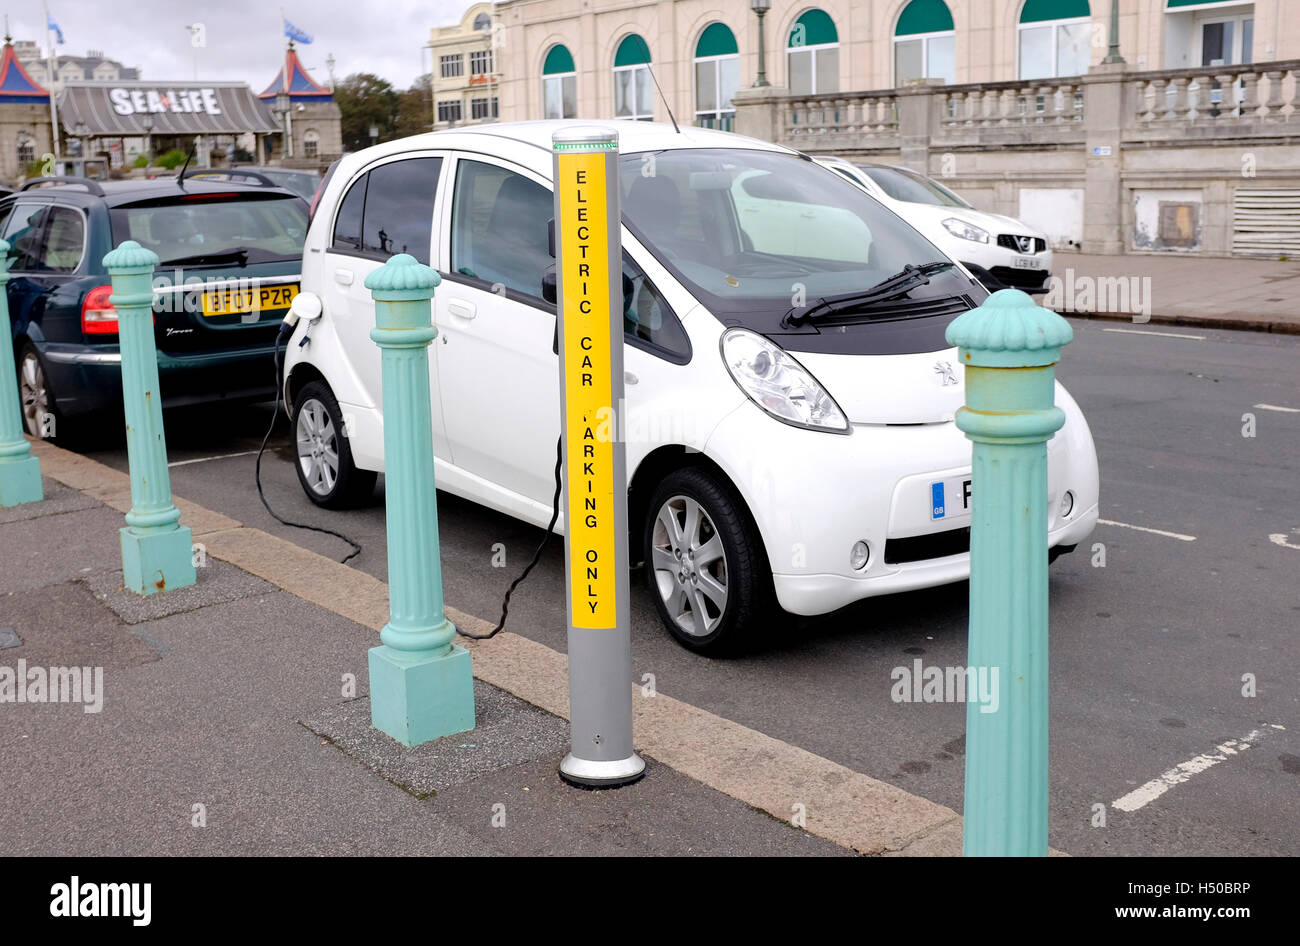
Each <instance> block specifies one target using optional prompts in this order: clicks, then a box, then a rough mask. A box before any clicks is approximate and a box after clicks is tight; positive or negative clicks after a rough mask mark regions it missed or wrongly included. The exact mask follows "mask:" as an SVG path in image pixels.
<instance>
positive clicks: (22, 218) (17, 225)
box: [0, 203, 45, 273]
mask: <svg viewBox="0 0 1300 946" xmlns="http://www.w3.org/2000/svg"><path fill="white" fill-rule="evenodd" d="M44 218H45V205H44V204H33V203H20V204H16V205H14V212H13V213H11V214H10V215H9V219H8V220H6V221H5V228H4V232H3V233H0V238H3V239H4V241H5V242H6V243H8V244H9V269H10V271H11V272H19V273H22V272H27V273H30V272H33V271H35V270H36V269H37V259H38V257H39V251H40V238H41V224H42V223H43V221H44Z"/></svg>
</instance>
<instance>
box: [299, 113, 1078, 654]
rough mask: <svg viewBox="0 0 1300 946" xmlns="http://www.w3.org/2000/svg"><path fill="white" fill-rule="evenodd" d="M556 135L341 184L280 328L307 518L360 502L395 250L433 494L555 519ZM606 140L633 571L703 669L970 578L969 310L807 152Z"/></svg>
mask: <svg viewBox="0 0 1300 946" xmlns="http://www.w3.org/2000/svg"><path fill="white" fill-rule="evenodd" d="M572 124H575V123H573V122H554V121H549V122H525V123H519V124H492V125H482V126H475V127H471V128H464V129H455V130H449V131H441V132H435V133H432V134H427V135H420V136H416V137H412V138H406V139H403V140H400V141H394V142H390V143H387V144H383V145H379V146H377V147H373V148H369V149H367V150H365V151H361V152H358V153H356V154H352V155H348V156H347V157H344V158H343V159H342V160H341V161H339V162H338V164H337V165H336V167H335V168H334V169H333V172H332V173H331V175H330V176H329V178H328V179H327V180H326V182H325V184H324V185H323V190H322V192H321V194H320V195H319V198H318V207H317V209H316V212H315V216H314V218H313V221H312V224H311V228H310V231H309V233H308V235H307V241H306V248H305V251H304V254H303V274H302V282H303V298H304V300H305V303H306V307H307V308H314V306H315V303H316V301H317V299H313V298H311V296H312V295H314V296H315V297H318V301H319V304H320V307H321V312H322V314H321V316H320V318H319V319H318V320H316V321H315V322H313V323H311V328H310V330H308V329H307V328H305V327H303V326H300V327H299V328H298V329H297V334H296V335H295V338H294V340H293V341H291V342H290V343H289V345H288V353H287V359H286V365H285V375H284V377H285V382H284V383H285V398H286V403H287V404H288V405H290V416H291V417H292V419H293V423H294V429H295V433H296V437H297V442H298V456H299V464H298V471H299V477H300V479H301V481H302V484H303V487H304V489H305V490H306V492H307V495H308V496H310V497H311V499H312V500H313V501H314V502H316V503H318V504H320V505H322V506H339V505H346V504H349V503H354V502H357V501H359V500H362V499H364V498H365V497H368V496H369V495H370V493H371V490H372V487H373V485H374V482H375V475H376V473H378V472H382V471H383V468H384V451H383V413H382V400H381V392H380V352H379V349H378V347H377V346H376V345H375V344H374V342H372V341H371V340H370V329H371V328H372V327H373V325H374V322H375V317H374V306H373V303H372V302H371V299H370V294H369V292H368V291H367V290H366V289H365V288H364V286H363V283H364V282H365V278H366V276H367V274H368V273H369V272H370V271H371V270H373V269H374V268H375V267H377V266H379V265H381V264H382V263H383V262H384V260H386V259H387V258H388V257H390V256H391V255H393V254H395V253H410V254H412V255H413V256H415V257H416V258H417V259H419V260H421V261H422V262H426V263H428V264H429V265H431V266H433V267H434V268H435V269H437V270H438V271H439V273H441V274H442V284H441V285H440V286H439V287H438V289H437V292H436V294H435V297H434V302H433V319H434V324H435V327H436V328H437V331H438V337H437V339H436V340H435V341H434V343H433V345H432V346H431V349H430V358H431V362H430V364H431V367H430V372H431V383H432V389H433V397H434V405H433V423H434V431H433V434H434V452H435V455H436V463H437V485H438V487H439V488H440V489H444V490H447V491H448V492H451V493H455V494H456V495H458V496H463V497H466V498H468V499H472V500H474V501H475V502H478V503H482V504H483V505H485V506H489V507H491V508H492V509H496V510H499V511H501V512H504V513H507V514H509V515H511V516H516V517H518V518H520V519H523V520H525V521H527V522H531V523H534V524H536V525H539V526H544V525H545V524H546V523H547V522H548V521H549V519H550V516H551V511H552V495H553V493H554V489H555V484H554V480H553V471H554V466H555V457H556V441H557V438H558V436H559V429H560V402H559V375H558V358H557V356H556V354H555V351H554V348H553V343H554V336H555V306H554V304H553V303H551V302H548V301H547V298H546V296H547V294H548V293H547V292H546V291H545V290H544V289H543V283H544V277H546V276H547V275H548V271H549V270H550V268H551V267H552V266H553V265H554V262H555V261H554V260H553V259H552V258H551V256H550V253H549V249H548V234H547V230H548V221H549V220H550V219H551V217H552V213H553V210H552V198H551V181H550V177H551V168H552V149H551V135H552V134H553V133H554V132H555V131H557V130H558V129H560V128H562V127H565V126H566V125H572ZM587 124H590V123H587ZM607 124H610V125H613V126H614V127H616V128H617V129H618V133H619V143H620V162H621V200H622V209H623V223H624V226H623V232H622V240H623V250H624V266H623V274H624V282H623V285H624V299H625V303H626V311H625V312H624V325H625V329H626V334H625V353H624V359H625V369H626V377H625V382H626V395H627V421H626V427H627V433H626V439H627V441H628V442H627V463H628V476H629V497H628V502H629V513H630V518H629V522H630V523H631V531H632V535H631V548H632V556H631V557H632V560H633V563H634V564H635V563H636V562H637V561H638V560H640V561H642V562H644V563H645V567H644V573H645V576H646V581H647V584H648V586H649V588H650V591H651V594H652V596H653V598H654V600H655V602H656V604H657V606H658V608H659V613H660V614H661V616H662V617H663V620H664V623H665V624H666V626H667V627H668V629H669V630H670V631H671V632H672V633H673V634H674V635H675V636H676V637H677V639H678V640H679V641H681V642H682V643H683V644H685V645H686V646H688V647H690V648H693V649H696V650H701V651H705V650H714V649H718V648H722V647H726V646H729V645H734V644H738V643H743V642H744V641H745V639H746V636H747V632H749V631H750V630H752V629H754V628H755V627H756V626H758V625H760V624H762V623H765V622H771V621H775V620H778V619H779V615H780V614H781V611H780V609H781V608H783V609H785V611H787V612H792V613H794V614H802V615H812V614H821V613H825V612H829V611H833V610H835V609H837V608H841V607H843V606H845V605H847V604H849V603H851V602H853V601H857V600H859V599H861V598H866V597H870V596H872V595H879V594H885V593H888V592H894V591H903V590H906V589H913V588H925V587H929V586H934V585H939V584H943V583H946V582H954V581H960V580H962V579H964V578H966V577H967V575H968V573H969V568H970V564H969V555H968V549H969V535H970V533H969V526H970V475H971V474H970V470H971V445H970V442H969V441H968V440H967V439H966V438H965V436H964V435H963V434H962V433H961V431H959V430H958V429H957V428H956V426H955V424H954V423H953V415H954V413H955V412H956V410H957V409H958V408H959V407H960V406H961V405H962V403H963V399H964V386H963V380H962V370H961V368H960V365H959V363H958V360H957V353H956V350H955V349H952V348H950V347H949V346H948V345H947V343H946V342H945V340H944V330H945V329H946V327H947V326H948V324H949V323H950V322H951V321H952V320H953V319H954V318H955V317H956V316H957V315H959V314H960V313H962V312H964V311H966V310H968V309H970V308H972V307H974V306H977V305H979V304H980V303H981V302H982V301H983V300H984V299H985V298H986V297H987V292H986V291H985V290H984V289H983V288H982V287H981V286H980V285H979V284H978V283H976V282H974V281H972V280H971V278H970V277H969V275H967V274H966V273H965V272H964V271H963V270H962V269H961V268H959V267H957V266H955V265H954V264H953V261H952V260H951V259H949V258H948V257H946V256H945V255H944V254H943V253H942V252H940V251H939V250H938V249H937V248H936V247H935V246H934V245H933V244H931V243H929V242H928V241H926V240H925V239H924V238H923V237H921V236H920V235H919V234H918V233H917V232H916V231H915V230H913V229H912V228H911V227H909V226H908V225H907V224H906V223H904V222H903V221H902V220H901V219H899V218H898V217H897V216H895V215H894V214H893V213H891V212H889V211H887V210H885V209H883V208H882V207H881V205H880V204H879V203H877V202H876V201H874V200H872V199H871V198H870V197H868V196H867V195H866V194H864V193H863V192H862V190H861V189H859V188H858V187H856V186H854V185H853V184H851V183H849V182H848V181H846V180H843V179H841V178H840V177H838V176H837V175H834V174H828V173H826V171H825V169H823V168H821V167H819V166H817V165H816V164H814V163H813V162H812V161H811V160H810V159H808V158H807V157H804V156H802V155H799V154H797V153H794V152H791V151H789V150H787V149H784V148H781V147H777V146H774V145H771V144H767V143H765V142H760V141H755V140H752V139H748V138H742V137H739V136H736V135H731V134H727V133H725V132H718V131H709V130H704V129H699V128H683V129H682V130H681V131H680V132H676V131H674V129H673V128H672V127H671V126H666V125H658V124H652V123H646V122H611V123H607ZM905 267H914V268H910V269H907V270H905V269H904V268H905ZM552 284H553V281H552ZM881 287H885V288H883V289H882V288H881ZM552 294H553V293H552ZM307 331H310V343H309V344H307V345H305V346H303V345H300V344H299V341H300V339H301V337H302V336H303V334H304V333H305V332H307ZM1056 403H1057V404H1058V405H1059V406H1060V407H1061V408H1063V409H1064V411H1065V413H1066V418H1067V419H1066V422H1065V426H1064V427H1063V428H1062V429H1061V430H1060V431H1059V432H1058V433H1057V434H1056V436H1055V437H1053V438H1052V440H1051V441H1049V443H1048V456H1049V485H1048V492H1049V497H1048V502H1049V510H1048V528H1049V534H1048V542H1049V544H1050V546H1051V547H1052V550H1053V554H1054V555H1055V554H1059V553H1060V552H1061V551H1067V550H1069V549H1071V548H1073V547H1074V546H1075V545H1076V544H1077V543H1079V542H1080V541H1082V540H1083V539H1084V538H1086V537H1087V536H1088V534H1089V533H1090V532H1091V531H1092V530H1093V527H1094V524H1095V523H1096V520H1097V490H1098V477H1097V456H1096V453H1095V451H1094V448H1093V443H1092V435H1091V433H1090V432H1089V430H1088V425H1087V422H1086V421H1085V420H1084V418H1083V415H1082V414H1081V413H1080V411H1079V408H1078V406H1077V405H1076V404H1075V402H1074V400H1073V399H1072V398H1071V397H1070V395H1069V394H1067V393H1066V391H1065V389H1064V388H1062V387H1061V386H1060V385H1057V388H1056ZM345 424H346V430H347V435H346V436H345V435H344V428H345ZM940 490H943V491H944V495H945V496H946V497H947V500H946V502H943V503H939V504H936V503H935V502H934V501H933V497H934V496H936V495H938V492H939V491H940ZM976 501H978V498H976ZM560 528H561V529H562V528H563V519H562V518H561V520H560ZM774 605H779V606H780V608H777V607H775V606H774Z"/></svg>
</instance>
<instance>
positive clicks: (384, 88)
mask: <svg viewBox="0 0 1300 946" xmlns="http://www.w3.org/2000/svg"><path fill="white" fill-rule="evenodd" d="M400 101H401V93H399V92H397V91H395V90H394V89H393V87H392V85H391V84H389V83H388V81H387V80H385V79H381V78H379V76H377V75H374V74H373V73H370V72H357V73H353V74H352V75H350V76H348V77H347V78H346V79H344V80H342V81H341V82H339V83H338V84H337V85H336V86H335V87H334V102H335V104H337V105H338V107H339V113H340V115H341V117H342V122H341V130H342V134H343V147H344V149H346V150H348V151H358V150H360V149H362V148H368V147H370V145H371V144H372V139H371V137H370V129H371V127H374V128H377V129H378V131H379V139H378V140H379V141H388V140H390V139H392V138H395V137H397V136H398V135H397V134H396V133H395V130H396V128H397V126H398V106H399V104H400Z"/></svg>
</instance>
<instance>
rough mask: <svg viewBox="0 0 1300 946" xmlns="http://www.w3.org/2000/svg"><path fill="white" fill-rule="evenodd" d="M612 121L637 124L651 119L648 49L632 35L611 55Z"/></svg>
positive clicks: (651, 104)
mask: <svg viewBox="0 0 1300 946" xmlns="http://www.w3.org/2000/svg"><path fill="white" fill-rule="evenodd" d="M614 117H615V118H635V119H637V120H638V121H650V120H651V119H652V118H654V81H653V80H652V79H651V78H650V47H649V46H647V45H646V42H645V40H643V39H642V38H641V37H640V36H637V35H636V34H635V33H629V34H628V35H627V36H625V37H623V42H621V43H619V44H618V52H616V53H615V54H614Z"/></svg>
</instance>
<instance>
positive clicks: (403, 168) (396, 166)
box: [331, 158, 442, 264]
mask: <svg viewBox="0 0 1300 946" xmlns="http://www.w3.org/2000/svg"><path fill="white" fill-rule="evenodd" d="M441 169H442V158H406V159H404V160H401V161H391V162H389V163H388V164H381V165H380V166H379V167H377V168H373V169H371V170H370V171H367V172H366V173H365V174H364V175H362V176H361V177H359V178H357V180H356V181H354V182H353V183H352V186H351V187H350V188H348V192H347V194H346V195H344V197H343V201H342V202H341V203H340V204H339V212H338V216H336V217H335V218H334V235H333V239H332V241H331V248H333V249H342V250H345V251H349V252H353V253H357V252H360V253H361V254H363V255H365V256H373V257H375V258H377V259H387V258H388V257H390V256H393V255H395V254H397V253H409V254H410V255H411V256H414V257H415V258H416V259H417V260H419V261H420V262H421V263H425V264H428V262H429V245H430V242H431V241H432V239H433V200H434V196H435V194H436V193H437V190H438V175H439V173H440V172H441Z"/></svg>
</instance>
